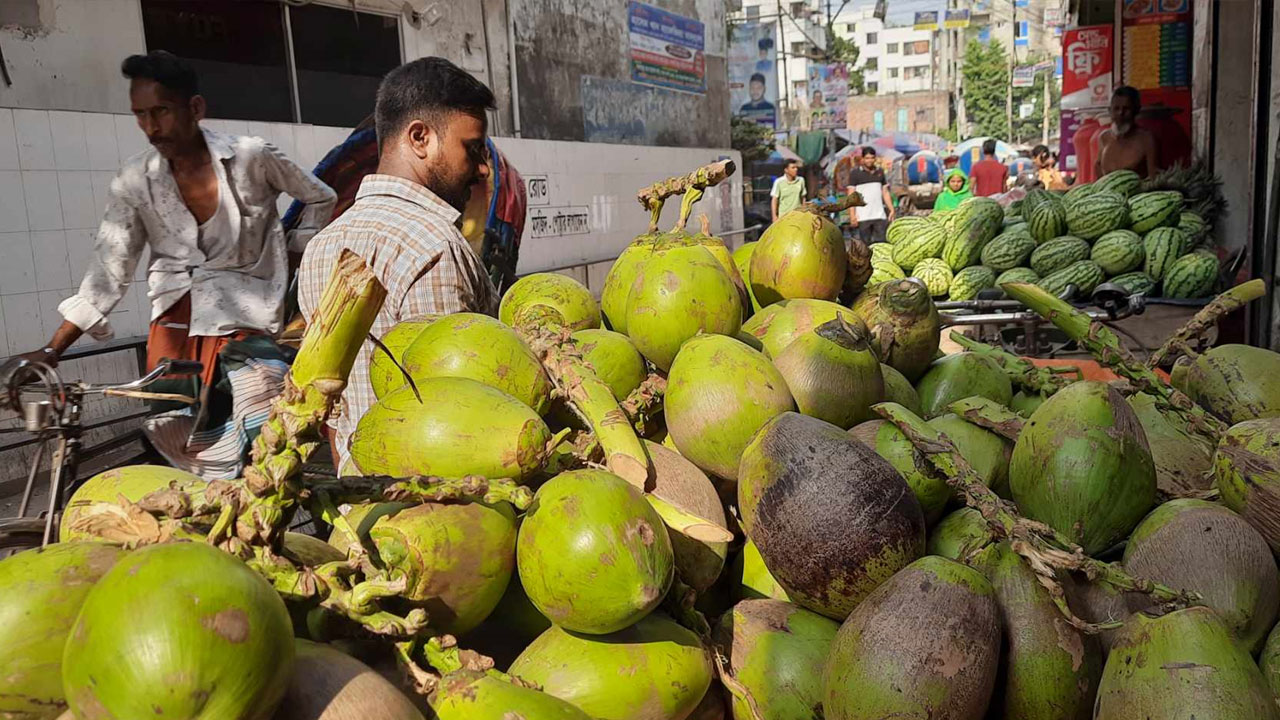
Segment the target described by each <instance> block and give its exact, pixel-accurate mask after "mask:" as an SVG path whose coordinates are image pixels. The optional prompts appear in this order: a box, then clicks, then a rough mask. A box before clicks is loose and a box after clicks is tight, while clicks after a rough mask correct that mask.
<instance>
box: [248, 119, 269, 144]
mask: <svg viewBox="0 0 1280 720" xmlns="http://www.w3.org/2000/svg"><path fill="white" fill-rule="evenodd" d="M274 127H275V123H267V122H252V121H250V122H247V123H245V132H244V134H245V135H248V136H250V137H260V138H262V139H263V140H266V141H267V142H269V143H274V142H275V141H276V138H275V134H274V132H273V129H274Z"/></svg>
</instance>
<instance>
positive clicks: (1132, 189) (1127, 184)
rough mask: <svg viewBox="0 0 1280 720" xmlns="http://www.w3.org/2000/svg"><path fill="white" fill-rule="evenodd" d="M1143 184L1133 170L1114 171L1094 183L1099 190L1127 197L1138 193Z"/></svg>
mask: <svg viewBox="0 0 1280 720" xmlns="http://www.w3.org/2000/svg"><path fill="white" fill-rule="evenodd" d="M1141 184H1142V178H1140V177H1138V173H1136V172H1134V171H1132V170H1113V171H1111V172H1109V173H1107V174H1106V175H1103V176H1102V177H1101V178H1098V180H1097V182H1095V183H1094V185H1095V186H1097V188H1098V189H1099V190H1110V191H1111V192H1114V193H1120V194H1121V195H1123V196H1125V197H1130V196H1132V195H1133V194H1134V193H1136V192H1138V186H1139V185H1141Z"/></svg>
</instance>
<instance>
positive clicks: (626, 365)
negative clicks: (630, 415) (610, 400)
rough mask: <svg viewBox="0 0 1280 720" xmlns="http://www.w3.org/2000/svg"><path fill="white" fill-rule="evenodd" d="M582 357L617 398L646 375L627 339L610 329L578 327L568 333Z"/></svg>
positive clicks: (642, 359) (634, 386)
mask: <svg viewBox="0 0 1280 720" xmlns="http://www.w3.org/2000/svg"><path fill="white" fill-rule="evenodd" d="M572 337H573V339H574V341H575V342H577V344H578V350H579V351H580V352H581V353H582V359H583V360H586V361H587V364H589V365H590V366H591V368H592V369H593V370H595V371H596V377H598V378H600V379H601V380H603V381H604V384H606V385H608V386H609V390H610V391H611V392H613V397H614V399H616V400H617V401H618V402H622V401H623V400H626V399H627V396H628V395H630V394H631V391H633V390H635V389H636V388H638V387H640V383H642V382H644V379H645V378H646V377H648V374H649V372H648V370H647V369H646V368H645V366H644V357H643V356H642V355H641V354H640V351H639V350H637V349H636V346H635V345H634V344H632V342H631V340H630V339H629V338H628V337H627V336H626V335H623V334H622V333H617V332H613V331H611V330H599V329H594V330H579V331H577V332H575V333H574V334H573V335H572Z"/></svg>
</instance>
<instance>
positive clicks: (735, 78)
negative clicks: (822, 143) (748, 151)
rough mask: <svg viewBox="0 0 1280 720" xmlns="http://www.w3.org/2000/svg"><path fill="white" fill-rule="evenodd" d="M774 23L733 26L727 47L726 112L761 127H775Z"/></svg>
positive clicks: (776, 81)
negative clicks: (727, 92) (756, 123)
mask: <svg viewBox="0 0 1280 720" xmlns="http://www.w3.org/2000/svg"><path fill="white" fill-rule="evenodd" d="M776 28H777V26H776V25H774V24H773V23H744V24H742V25H735V26H733V39H732V41H731V42H730V43H729V68H728V70H729V110H730V112H732V113H733V114H734V115H738V116H741V117H745V118H749V119H751V120H755V121H756V122H758V123H760V124H761V125H767V126H769V127H771V128H772V127H777V125H778V70H777V68H776V67H775V60H774V58H775V57H777V53H776V52H775V50H774V39H773V38H774V36H775V35H774V34H775V31H776Z"/></svg>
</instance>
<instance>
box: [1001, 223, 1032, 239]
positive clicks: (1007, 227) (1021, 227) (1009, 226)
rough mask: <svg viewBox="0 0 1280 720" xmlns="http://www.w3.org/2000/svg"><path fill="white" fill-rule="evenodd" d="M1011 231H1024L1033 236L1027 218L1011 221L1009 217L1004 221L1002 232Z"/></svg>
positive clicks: (1023, 232)
mask: <svg viewBox="0 0 1280 720" xmlns="http://www.w3.org/2000/svg"><path fill="white" fill-rule="evenodd" d="M1011 232H1016V233H1022V234H1023V235H1026V236H1027V237H1031V230H1030V229H1029V228H1028V227H1027V221H1026V220H1012V221H1010V220H1009V219H1008V218H1006V219H1005V221H1004V230H1002V231H1001V233H1011Z"/></svg>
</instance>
